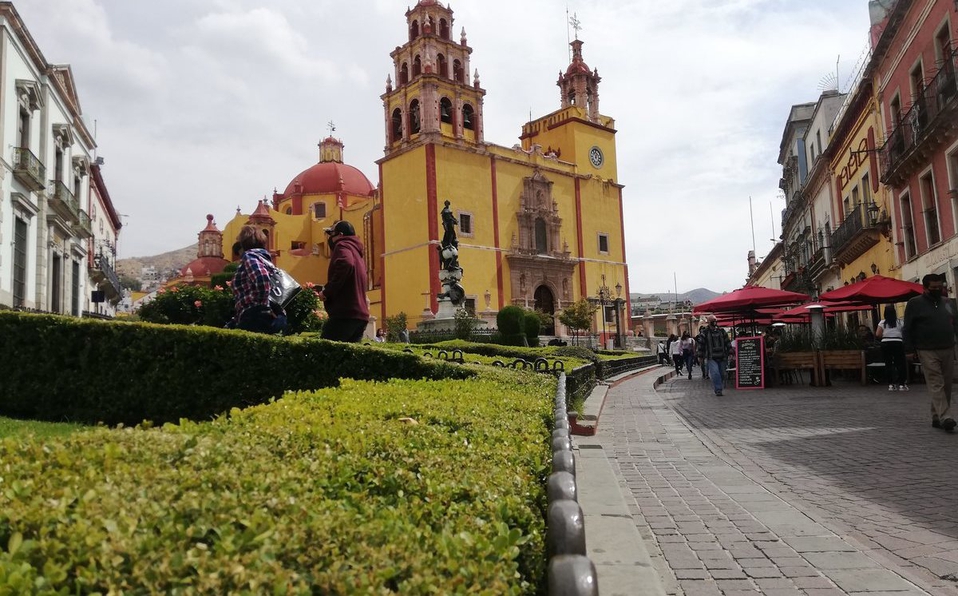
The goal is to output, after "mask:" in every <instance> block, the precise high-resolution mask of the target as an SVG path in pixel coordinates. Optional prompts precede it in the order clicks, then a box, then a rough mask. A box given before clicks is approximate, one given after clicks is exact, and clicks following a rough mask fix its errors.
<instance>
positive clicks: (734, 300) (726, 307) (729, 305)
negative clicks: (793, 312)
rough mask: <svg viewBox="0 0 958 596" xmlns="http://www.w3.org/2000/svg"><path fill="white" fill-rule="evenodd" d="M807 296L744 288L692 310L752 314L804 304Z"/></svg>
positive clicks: (780, 291)
mask: <svg viewBox="0 0 958 596" xmlns="http://www.w3.org/2000/svg"><path fill="white" fill-rule="evenodd" d="M807 300H808V296H806V295H805V294H799V293H798V292H786V291H785V290H773V289H772V288H763V287H761V286H745V287H744V288H741V289H739V290H735V291H734V292H729V293H728V294H722V295H721V296H718V297H716V298H712V299H711V300H707V301H705V302H703V303H701V304H697V305H695V306H694V307H693V308H692V312H693V313H703V312H708V313H716V314H717V313H754V311H756V310H757V309H760V308H768V307H772V306H785V305H787V304H797V303H799V302H806V301H807Z"/></svg>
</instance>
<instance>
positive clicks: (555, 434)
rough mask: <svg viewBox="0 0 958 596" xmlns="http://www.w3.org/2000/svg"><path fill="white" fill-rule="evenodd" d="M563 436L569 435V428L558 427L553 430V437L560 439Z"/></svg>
mask: <svg viewBox="0 0 958 596" xmlns="http://www.w3.org/2000/svg"><path fill="white" fill-rule="evenodd" d="M562 437H566V438H568V437H569V429H567V428H556V429H553V430H552V438H553V439H560V438H562Z"/></svg>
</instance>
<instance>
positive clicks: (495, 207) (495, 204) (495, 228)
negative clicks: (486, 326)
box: [489, 156, 505, 310]
mask: <svg viewBox="0 0 958 596" xmlns="http://www.w3.org/2000/svg"><path fill="white" fill-rule="evenodd" d="M489 163H490V165H491V167H490V170H491V171H492V235H493V241H494V242H495V246H496V287H497V288H498V290H499V310H502V307H503V306H505V294H504V292H503V283H502V252H501V251H500V250H499V248H500V246H499V182H498V180H497V178H496V158H495V156H490V157H489Z"/></svg>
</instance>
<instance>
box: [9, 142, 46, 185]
mask: <svg viewBox="0 0 958 596" xmlns="http://www.w3.org/2000/svg"><path fill="white" fill-rule="evenodd" d="M13 175H14V177H15V178H16V179H17V180H19V181H20V182H22V183H23V184H24V185H25V186H26V187H27V188H29V189H30V190H43V181H44V180H45V179H46V177H47V169H46V168H45V167H43V164H42V163H40V159H39V158H37V156H36V155H34V154H33V153H32V152H31V151H30V150H29V149H27V148H25V147H14V148H13Z"/></svg>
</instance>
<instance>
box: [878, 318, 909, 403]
mask: <svg viewBox="0 0 958 596" xmlns="http://www.w3.org/2000/svg"><path fill="white" fill-rule="evenodd" d="M904 326H905V322H904V321H902V320H901V319H899V318H898V313H897V312H895V306H894V305H892V304H888V305H886V306H885V318H884V319H882V320H881V321H880V322H879V323H878V328H877V329H875V337H877V338H878V339H880V340H881V353H882V356H884V358H885V375H886V376H887V377H888V390H889V391H908V367H907V365H906V364H905V344H904V342H903V341H902V336H901V331H902V327H904Z"/></svg>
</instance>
